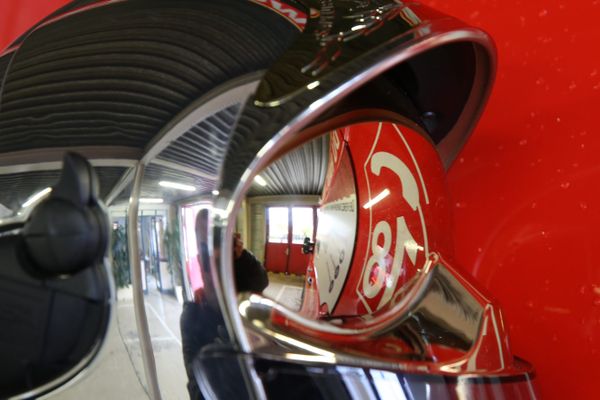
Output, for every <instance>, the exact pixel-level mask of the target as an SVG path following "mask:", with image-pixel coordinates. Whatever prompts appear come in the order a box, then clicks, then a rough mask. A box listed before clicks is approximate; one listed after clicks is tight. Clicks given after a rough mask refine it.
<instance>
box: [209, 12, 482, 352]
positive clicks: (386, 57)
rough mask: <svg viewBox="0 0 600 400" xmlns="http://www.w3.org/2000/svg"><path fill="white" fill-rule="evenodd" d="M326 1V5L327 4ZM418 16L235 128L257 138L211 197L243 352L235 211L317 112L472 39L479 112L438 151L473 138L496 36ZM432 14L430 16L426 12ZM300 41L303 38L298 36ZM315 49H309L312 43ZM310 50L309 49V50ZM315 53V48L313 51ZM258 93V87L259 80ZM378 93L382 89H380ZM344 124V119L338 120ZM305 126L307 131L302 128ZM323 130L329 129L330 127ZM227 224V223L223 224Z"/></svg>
mask: <svg viewBox="0 0 600 400" xmlns="http://www.w3.org/2000/svg"><path fill="white" fill-rule="evenodd" d="M323 5H325V4H323ZM413 11H414V12H415V13H416V14H417V15H420V16H421V17H420V19H421V20H423V21H427V24H426V27H425V28H423V27H421V28H423V29H419V27H416V28H415V29H414V30H413V31H411V33H412V34H414V38H412V40H406V39H405V37H404V36H403V34H404V32H403V31H402V30H400V33H399V34H398V33H397V31H395V30H394V29H392V30H391V32H390V33H389V35H390V37H389V39H388V40H386V41H384V44H383V45H380V46H377V45H375V44H373V46H372V47H371V48H369V50H370V51H369V52H368V53H366V52H365V51H364V50H363V52H362V53H361V52H358V53H357V54H355V55H354V59H353V62H351V63H350V64H349V65H350V66H351V67H347V66H346V67H344V66H342V67H340V68H339V69H334V70H330V71H329V72H328V73H327V74H326V76H324V77H323V78H322V79H320V84H319V85H318V86H316V87H311V88H308V87H304V90H303V91H301V92H298V93H297V94H296V95H295V96H294V98H293V100H292V99H290V100H288V101H286V102H283V103H282V104H280V105H279V106H278V107H277V108H276V109H273V108H261V107H260V106H257V105H255V104H247V105H246V107H245V108H244V109H243V112H242V114H241V116H240V121H243V120H244V119H245V118H247V119H248V120H253V121H257V122H258V126H260V130H254V131H250V132H248V131H247V130H246V129H245V127H243V126H240V125H238V128H237V130H236V131H234V132H233V134H232V140H233V141H235V140H236V138H237V137H252V141H248V142H246V143H247V145H246V146H244V147H243V148H240V147H239V146H238V147H236V146H232V147H230V149H229V152H228V155H227V157H226V158H225V161H224V164H223V170H222V171H223V172H222V179H221V183H220V186H219V187H218V190H219V192H220V194H219V196H218V198H217V199H215V200H213V202H212V204H213V205H212V207H213V212H214V215H216V216H215V217H214V219H213V221H212V222H213V226H218V227H219V228H218V230H215V231H214V232H215V234H219V235H220V237H221V243H222V248H221V249H220V250H219V252H220V253H221V262H222V263H221V270H220V274H221V276H220V280H221V285H222V288H223V289H222V290H223V292H224V295H225V301H226V305H227V307H226V312H227V318H226V319H228V320H230V321H232V323H233V328H234V329H233V331H234V332H235V339H236V341H237V342H238V343H239V344H240V346H241V348H242V349H243V350H244V351H248V352H249V351H252V346H251V345H250V343H249V342H248V339H247V338H246V337H245V334H244V333H243V332H244V329H243V322H242V321H241V319H240V317H239V314H238V303H237V300H236V293H235V288H234V287H233V286H231V285H227V282H232V281H233V275H232V268H231V265H232V261H233V260H232V259H231V254H230V252H229V251H225V249H228V248H230V247H231V246H232V243H231V237H232V236H233V233H234V224H233V221H234V220H235V216H236V214H237V212H238V210H239V207H240V205H241V201H242V197H243V195H244V194H245V192H246V191H247V190H248V189H249V187H250V185H251V184H252V179H253V178H254V176H255V175H256V174H257V173H258V172H259V171H260V170H261V169H263V168H264V167H266V166H267V165H268V163H269V161H270V160H272V159H273V158H274V157H275V156H276V155H277V154H278V153H280V152H281V151H283V149H286V148H289V147H290V146H293V144H294V143H299V142H302V141H305V140H307V139H309V138H310V137H311V135H313V136H314V135H315V132H314V130H313V131H312V132H311V130H310V129H306V128H308V127H309V126H310V124H311V123H315V122H316V121H317V120H318V118H319V116H320V115H322V114H323V113H324V112H325V111H326V110H329V109H331V108H332V107H334V105H335V104H336V103H338V102H341V100H342V99H343V98H344V97H345V96H349V95H350V94H351V93H352V92H353V91H354V90H356V89H357V88H359V87H360V86H361V85H364V84H366V83H367V82H369V81H370V80H372V79H375V78H376V77H377V76H378V75H379V74H382V73H383V72H385V71H386V70H389V69H390V68H393V67H394V66H395V65H398V64H400V63H402V62H403V61H407V60H410V59H411V58H412V57H415V56H417V55H419V54H422V53H426V52H427V51H428V50H430V49H432V48H436V47H440V46H444V45H446V44H450V43H455V42H469V43H473V49H474V51H475V52H476V54H478V56H477V58H476V59H477V62H476V65H475V68H474V70H475V71H477V72H476V74H475V75H474V83H473V87H472V89H471V91H472V93H471V95H470V96H469V100H468V101H467V104H470V102H474V103H477V110H472V109H469V107H467V110H466V111H465V112H464V113H463V114H462V115H461V117H460V118H459V119H458V120H457V122H456V124H455V126H454V127H453V128H452V129H451V131H450V132H449V133H447V135H446V136H445V138H444V139H442V140H441V141H440V142H439V145H438V146H437V149H438V152H439V153H440V156H441V158H442V160H443V161H444V162H445V164H446V166H448V165H449V164H450V163H451V161H452V159H453V158H454V156H455V154H456V152H457V151H458V150H459V148H460V146H461V144H462V143H463V141H464V140H466V138H467V137H468V134H469V132H470V130H471V129H472V125H473V124H474V122H475V121H476V120H477V118H478V116H479V113H480V112H481V108H482V106H483V101H482V99H485V98H486V97H487V95H488V93H489V90H490V84H491V79H492V77H493V65H494V50H493V45H492V44H491V41H490V39H489V38H488V37H487V36H486V35H485V34H484V33H482V32H481V31H478V30H475V29H472V28H466V27H465V26H464V25H462V24H461V23H459V22H458V21H455V20H452V19H450V18H448V17H443V18H438V19H436V18H435V17H436V16H439V15H438V14H437V13H435V12H432V11H429V9H426V8H418V9H414V10H413ZM336 12H338V16H339V17H341V18H343V15H344V14H343V12H344V10H343V8H341V9H339V10H337V11H336ZM428 13H429V14H428ZM304 35H305V36H304V39H303V40H305V41H308V42H311V41H314V40H315V39H314V35H313V34H312V33H311V31H310V25H309V27H307V30H306V31H305V32H304ZM300 41H302V39H301V40H300ZM309 49H310V47H309ZM309 53H310V51H309ZM311 54H312V53H311ZM259 93H260V86H259ZM375 96H376V95H375ZM337 123H338V125H339V124H341V123H340V122H339V121H338V122H337ZM303 129H304V130H303ZM320 129H322V130H325V128H324V127H321V128H320ZM221 227H223V228H221Z"/></svg>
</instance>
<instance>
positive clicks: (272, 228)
mask: <svg viewBox="0 0 600 400" xmlns="http://www.w3.org/2000/svg"><path fill="white" fill-rule="evenodd" d="M266 214H267V215H266V224H267V242H266V245H265V267H266V268H267V270H268V271H270V272H283V273H286V274H295V275H304V274H305V273H306V267H307V266H308V262H309V259H310V258H309V255H308V254H304V253H303V252H302V246H303V243H304V238H307V237H308V238H310V241H311V242H314V240H315V228H316V225H317V207H294V206H289V207H281V206H278V207H267V213H266Z"/></svg>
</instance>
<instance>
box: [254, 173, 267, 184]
mask: <svg viewBox="0 0 600 400" xmlns="http://www.w3.org/2000/svg"><path fill="white" fill-rule="evenodd" d="M254 182H256V183H258V184H259V185H260V186H267V181H265V178H263V177H262V176H260V175H256V176H255V177H254Z"/></svg>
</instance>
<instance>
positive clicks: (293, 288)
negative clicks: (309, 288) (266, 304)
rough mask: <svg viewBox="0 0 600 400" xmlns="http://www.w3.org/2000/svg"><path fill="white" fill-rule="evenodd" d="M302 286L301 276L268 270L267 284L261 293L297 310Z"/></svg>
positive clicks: (302, 278)
mask: <svg viewBox="0 0 600 400" xmlns="http://www.w3.org/2000/svg"><path fill="white" fill-rule="evenodd" d="M303 287H304V277H303V276H297V275H285V274H281V273H273V272H269V286H267V288H266V289H265V290H264V292H263V294H264V295H265V296H267V297H269V298H271V299H273V300H276V301H278V302H280V303H281V304H283V305H285V306H286V307H288V308H289V309H291V310H295V311H297V310H299V309H300V306H301V301H302V288H303Z"/></svg>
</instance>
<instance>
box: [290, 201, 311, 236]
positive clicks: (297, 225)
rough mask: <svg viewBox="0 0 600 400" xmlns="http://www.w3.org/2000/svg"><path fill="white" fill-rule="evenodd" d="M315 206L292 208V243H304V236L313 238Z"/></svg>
mask: <svg viewBox="0 0 600 400" xmlns="http://www.w3.org/2000/svg"><path fill="white" fill-rule="evenodd" d="M313 225H314V219H313V208H312V207H294V208H292V229H293V230H292V243H294V244H302V243H304V238H306V237H308V238H310V239H311V240H312V238H313Z"/></svg>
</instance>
